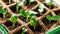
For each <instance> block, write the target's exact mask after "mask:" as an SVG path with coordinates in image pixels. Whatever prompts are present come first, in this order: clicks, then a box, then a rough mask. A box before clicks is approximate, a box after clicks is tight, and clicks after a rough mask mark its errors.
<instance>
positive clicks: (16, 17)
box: [10, 14, 18, 27]
mask: <svg viewBox="0 0 60 34" xmlns="http://www.w3.org/2000/svg"><path fill="white" fill-rule="evenodd" d="M10 21H11V22H12V25H13V27H14V26H15V24H16V23H17V21H18V16H17V15H16V14H13V15H12V16H11V17H10Z"/></svg>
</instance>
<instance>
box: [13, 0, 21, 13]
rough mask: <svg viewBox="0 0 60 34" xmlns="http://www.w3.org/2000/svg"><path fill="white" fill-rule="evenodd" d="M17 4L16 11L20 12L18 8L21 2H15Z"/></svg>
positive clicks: (15, 0)
mask: <svg viewBox="0 0 60 34" xmlns="http://www.w3.org/2000/svg"><path fill="white" fill-rule="evenodd" d="M13 1H14V2H15V3H16V11H17V12H18V7H19V6H20V5H19V4H20V2H19V0H13Z"/></svg>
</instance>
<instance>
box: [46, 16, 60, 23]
mask: <svg viewBox="0 0 60 34" xmlns="http://www.w3.org/2000/svg"><path fill="white" fill-rule="evenodd" d="M46 18H47V19H48V20H49V22H51V21H52V20H59V19H60V16H58V15H55V16H51V15H47V16H46Z"/></svg>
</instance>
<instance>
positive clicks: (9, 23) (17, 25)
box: [4, 21, 21, 31]
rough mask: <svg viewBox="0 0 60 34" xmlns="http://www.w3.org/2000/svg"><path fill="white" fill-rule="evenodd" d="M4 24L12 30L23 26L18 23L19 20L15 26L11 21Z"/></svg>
mask: <svg viewBox="0 0 60 34" xmlns="http://www.w3.org/2000/svg"><path fill="white" fill-rule="evenodd" d="M4 25H5V26H6V27H7V28H8V29H9V30H10V31H12V30H14V29H15V28H17V27H19V26H21V24H18V22H17V23H16V24H15V27H13V26H12V22H11V21H6V22H5V23H4Z"/></svg>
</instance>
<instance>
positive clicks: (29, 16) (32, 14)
mask: <svg viewBox="0 0 60 34" xmlns="http://www.w3.org/2000/svg"><path fill="white" fill-rule="evenodd" d="M20 14H21V15H22V16H23V17H25V18H26V21H28V18H31V17H32V16H34V14H37V12H34V11H31V10H30V11H29V12H25V11H24V10H23V9H21V10H20Z"/></svg>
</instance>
